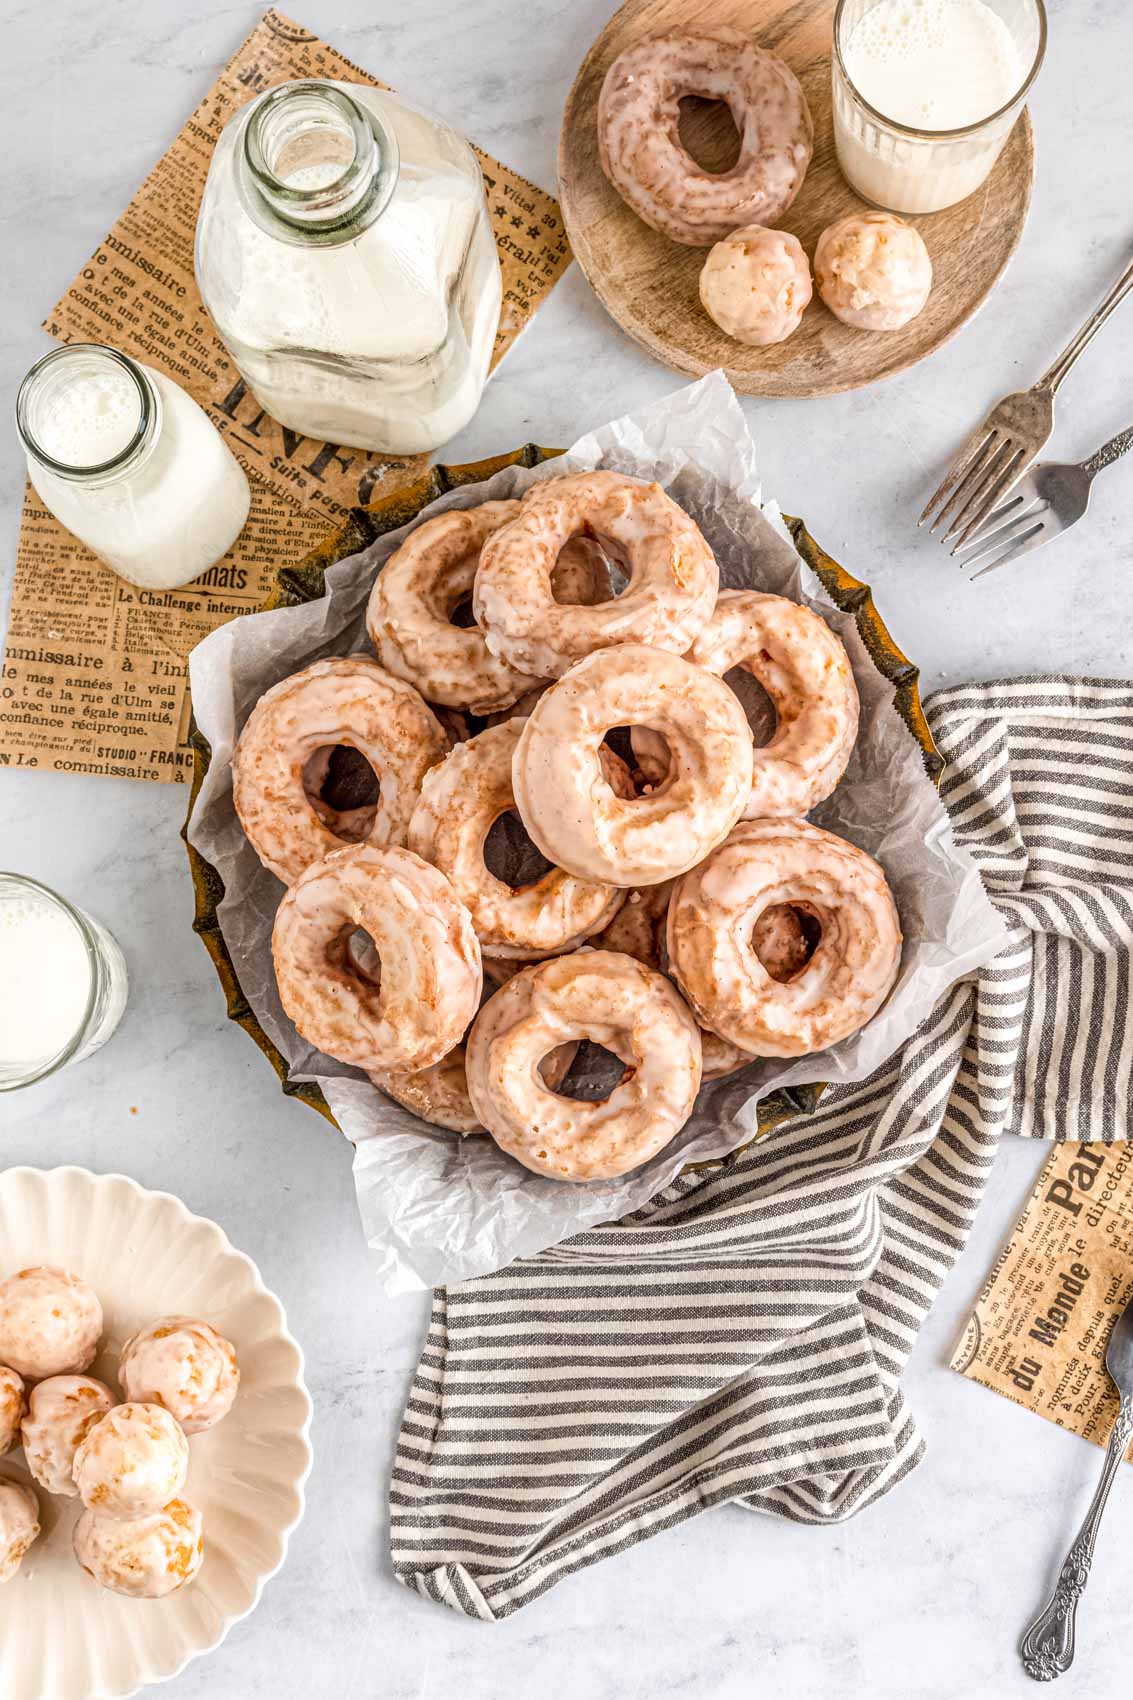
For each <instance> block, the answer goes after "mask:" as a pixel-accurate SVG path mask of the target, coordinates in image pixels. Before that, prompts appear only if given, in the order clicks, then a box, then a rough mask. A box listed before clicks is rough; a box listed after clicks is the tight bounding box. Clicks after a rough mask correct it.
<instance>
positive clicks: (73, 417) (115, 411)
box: [36, 366, 142, 467]
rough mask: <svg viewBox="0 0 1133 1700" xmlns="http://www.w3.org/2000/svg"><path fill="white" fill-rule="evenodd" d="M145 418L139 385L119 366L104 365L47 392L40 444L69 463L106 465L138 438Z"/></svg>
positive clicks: (38, 430)
mask: <svg viewBox="0 0 1133 1700" xmlns="http://www.w3.org/2000/svg"><path fill="white" fill-rule="evenodd" d="M141 417H142V404H141V397H140V395H139V393H138V386H137V384H135V383H134V381H133V380H132V378H131V377H130V375H129V373H128V372H125V371H123V370H122V369H121V368H120V367H117V366H107V367H99V368H96V369H94V370H92V371H90V372H89V373H88V374H86V375H84V377H83V378H82V379H81V380H80V381H77V382H75V383H73V384H68V385H65V386H64V385H56V386H54V387H53V388H52V389H51V391H50V392H49V393H48V394H47V395H45V397H44V402H43V406H42V409H41V411H40V416H39V419H38V421H37V427H36V436H37V439H38V441H39V445H40V447H41V448H42V449H43V450H44V452H45V453H46V454H48V455H50V456H51V458H52V460H58V461H62V463H63V464H64V466H74V467H89V466H103V465H105V463H106V462H107V461H110V460H114V459H116V458H117V456H118V455H120V454H121V453H122V451H123V449H126V448H128V447H129V446H130V444H131V443H132V442H133V440H134V437H135V436H136V435H137V431H138V426H139V424H140V422H141Z"/></svg>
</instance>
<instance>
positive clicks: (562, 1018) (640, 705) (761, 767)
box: [233, 471, 901, 1181]
mask: <svg viewBox="0 0 1133 1700" xmlns="http://www.w3.org/2000/svg"><path fill="white" fill-rule="evenodd" d="M615 575H617V577H618V579H619V580H620V579H621V578H623V577H624V580H625V582H624V588H622V589H621V592H620V594H616V593H615ZM465 609H467V610H468V612H466V613H465V612H463V611H464V610H465ZM454 616H455V618H454ZM462 618H463V619H464V621H465V623H460V622H461V620H462ZM468 621H471V623H468ZM367 629H368V632H369V635H370V638H371V641H372V642H373V645H374V649H375V650H376V652H377V656H378V660H374V659H372V658H371V657H369V656H367V655H350V656H346V657H342V658H338V659H331V660H322V661H316V662H315V663H314V664H313V665H312V666H309V667H306V668H304V669H303V671H302V672H299V673H296V674H295V675H293V676H292V677H290V678H287V679H284V680H283V681H282V682H281V683H279V684H277V685H276V686H275V687H274V688H273V689H271V690H269V691H268V692H267V693H266V695H265V696H263V697H262V698H261V700H260V701H259V703H258V704H257V706H256V707H255V709H254V710H253V712H252V714H251V715H250V716H249V718H248V721H247V723H246V725H245V727H244V729H243V732H242V734H241V737H240V740H239V743H238V745H237V748H236V751H235V753H234V756H233V783H234V800H235V805H236V810H237V813H238V815H239V817H240V821H241V823H242V825H243V827H244V830H245V832H246V833H247V836H248V838H249V839H250V841H251V843H252V845H253V846H254V848H255V850H256V852H257V853H258V855H259V856H260V858H261V860H262V861H263V863H264V864H265V866H267V867H268V868H269V869H271V871H272V872H273V873H274V874H276V875H277V876H278V878H279V879H280V880H282V881H283V882H284V884H285V885H286V886H287V888H288V889H287V891H286V893H285V895H284V897H283V900H282V902H281V903H280V905H279V909H278V913H277V915H276V920H275V926H274V932H273V938H272V947H273V954H274V960H275V969H276V977H277V980H278V985H279V993H280V998H281V1001H282V1003H283V1007H284V1009H285V1010H286V1012H287V1014H288V1015H289V1016H290V1017H291V1019H292V1021H293V1022H294V1023H295V1026H296V1027H297V1029H298V1030H299V1032H300V1033H301V1034H302V1035H303V1036H304V1038H306V1039H307V1040H309V1041H310V1043H311V1044H313V1045H315V1046H317V1047H318V1048H319V1049H320V1050H321V1051H323V1052H325V1053H326V1054H327V1055H329V1056H332V1057H335V1058H337V1059H338V1060H339V1061H341V1062H344V1063H349V1064H353V1065H354V1066H356V1067H358V1068H361V1069H363V1070H365V1072H366V1073H367V1074H368V1075H369V1077H370V1079H371V1080H372V1081H373V1082H374V1084H375V1085H376V1086H378V1087H380V1088H381V1090H382V1091H383V1092H386V1093H388V1094H389V1095H390V1096H391V1097H393V1098H394V1099H396V1100H397V1101H398V1102H400V1103H401V1104H403V1105H405V1106H406V1107H408V1108H409V1109H411V1110H412V1111H413V1112H414V1113H415V1114H417V1115H418V1116H420V1117H422V1118H423V1119H424V1120H426V1121H428V1122H431V1123H433V1124H434V1125H436V1126H438V1127H442V1128H447V1129H450V1130H452V1131H454V1132H457V1133H462V1134H472V1133H480V1132H483V1131H485V1130H486V1131H487V1133H489V1134H490V1135H491V1137H492V1138H493V1139H494V1140H495V1141H496V1143H497V1144H498V1145H499V1146H500V1147H501V1148H502V1149H503V1150H505V1151H507V1152H510V1153H511V1155H512V1156H513V1157H515V1158H517V1159H518V1161H519V1162H520V1163H522V1164H524V1165H525V1166H526V1167H527V1168H529V1169H533V1170H535V1171H537V1172H539V1173H541V1174H546V1175H551V1176H554V1177H556V1178H557V1179H562V1180H570V1181H584V1180H591V1179H599V1178H607V1177H611V1176H615V1175H621V1174H624V1173H626V1172H627V1171H628V1170H630V1169H633V1168H636V1167H637V1166H638V1165H639V1164H641V1163H644V1162H646V1161H647V1160H648V1159H649V1158H650V1157H652V1156H653V1155H654V1154H655V1153H656V1152H657V1151H659V1150H661V1148H662V1147H664V1146H665V1145H667V1144H668V1143H669V1141H670V1140H671V1139H673V1137H674V1136H675V1135H676V1134H677V1133H678V1132H679V1131H680V1129H681V1127H682V1126H683V1125H684V1123H685V1121H686V1120H687V1118H688V1116H689V1114H690V1112H691V1110H692V1106H693V1101H694V1099H695V1098H696V1094H697V1091H698V1089H699V1087H700V1083H701V1080H702V1078H712V1077H715V1076H717V1075H721V1074H726V1073H728V1072H730V1071H732V1070H733V1069H737V1068H741V1067H743V1066H744V1065H745V1064H747V1063H750V1062H751V1061H752V1060H753V1059H755V1058H757V1057H797V1056H803V1055H806V1054H808V1053H810V1052H814V1051H820V1050H823V1049H825V1048H826V1047H827V1046H829V1045H832V1044H835V1043H836V1042H837V1041H838V1040H840V1039H844V1038H846V1037H847V1036H848V1035H849V1034H851V1033H854V1032H855V1031H857V1029H858V1028H860V1027H861V1026H863V1025H864V1023H865V1022H867V1021H868V1020H869V1019H870V1018H871V1017H872V1016H873V1014H874V1013H875V1012H876V1010H877V1009H878V1008H879V1007H880V1005H881V1004H882V1003H883V1002H884V1000H885V998H886V996H887V995H888V993H889V991H890V988H891V987H892V985H893V981H894V979H895V977H896V974H897V970H898V965H899V960H900V951H901V931H900V925H899V921H898V917H897V911H896V908H895V906H894V903H893V899H892V897H891V895H890V892H889V888H888V886H887V884H886V881H885V876H884V874H883V873H882V871H881V869H880V868H879V867H878V865H877V864H876V863H875V862H874V861H872V860H871V859H870V857H869V856H867V855H865V854H864V852H863V851H861V850H859V849H857V848H856V847H855V846H854V845H852V844H849V843H846V842H845V841H844V840H842V839H840V838H837V837H835V836H834V835H833V834H832V833H829V832H824V831H822V830H820V829H819V828H818V827H816V826H814V825H812V824H810V823H809V822H808V821H807V820H806V819H805V816H806V815H807V814H808V812H809V811H810V810H811V809H812V808H813V807H814V806H815V805H816V804H817V803H819V802H821V801H822V799H823V798H824V797H827V796H828V795H829V794H830V792H831V791H832V790H833V789H834V787H835V785H837V783H838V781H839V779H840V778H841V776H842V773H843V771H844V769H845V767H846V763H847V761H848V760H849V757H850V754H851V752H852V750H853V746H854V741H855V737H856V734H857V725H858V698H857V691H856V688H855V685H854V679H853V673H852V671H851V668H850V663H849V660H848V658H847V656H846V652H845V650H844V648H843V646H842V644H841V642H840V640H839V639H838V637H837V636H836V635H835V634H834V633H833V632H832V631H831V630H830V629H829V627H828V626H827V625H826V624H825V623H824V621H823V620H822V619H820V618H819V616H818V615H817V614H815V613H813V612H811V611H810V610H809V609H807V608H804V607H802V606H800V605H799V604H797V603H794V602H791V601H789V600H787V599H786V598H783V597H780V596H771V595H764V594H762V593H759V592H755V591H729V590H724V591H721V590H720V588H719V571H718V568H717V564H716V560H715V558H714V556H713V554H712V551H711V549H710V548H709V547H708V544H707V543H706V542H705V540H704V538H703V536H702V535H701V533H700V531H699V529H698V527H697V526H696V525H695V524H694V523H693V521H692V520H691V519H690V518H689V516H688V515H687V514H686V513H685V512H684V511H683V509H681V508H680V507H679V506H678V505H677V504H676V503H675V502H674V501H673V500H672V499H671V498H670V497H669V496H668V495H666V493H665V492H664V490H662V489H661V487H660V486H659V485H657V484H647V483H644V482H641V481H639V480H637V479H633V478H629V477H626V476H624V475H622V474H620V473H616V472H607V471H595V472H575V473H568V474H567V475H565V476H558V477H550V478H547V479H545V480H543V481H542V482H538V483H535V484H533V485H532V487H531V488H530V490H529V491H528V492H527V494H526V496H525V497H524V499H523V500H522V501H507V502H485V503H484V504H483V505H482V506H480V507H476V508H469V509H461V510H457V509H451V510H449V511H448V512H447V513H443V514H441V515H439V516H437V517H435V518H432V519H427V520H425V521H423V522H422V523H421V524H419V525H418V526H416V528H415V529H414V530H413V531H412V532H411V533H410V534H409V536H408V538H407V539H406V541H405V542H403V543H402V545H401V547H400V548H399V549H398V550H397V551H396V552H395V553H394V554H393V555H392V556H391V557H390V559H389V560H388V561H387V563H386V564H385V566H384V568H383V569H382V570H381V571H380V572H379V574H378V577H377V579H376V581H375V584H374V587H373V590H372V593H371V596H370V602H369V607H368V611H367ZM736 669H743V670H746V672H747V673H749V674H751V675H753V676H754V678H755V679H756V680H757V681H758V682H759V684H760V685H761V686H762V687H763V689H764V690H765V692H766V693H767V695H768V697H769V698H770V700H771V703H772V705H773V707H774V709H775V712H776V716H777V724H776V727H775V730H774V732H773V734H772V736H771V738H770V740H769V741H768V742H766V743H764V744H761V745H760V746H758V747H756V745H755V742H754V739H753V734H752V730H751V726H750V725H749V722H748V718H747V714H746V712H745V709H744V708H743V706H742V705H741V702H740V698H739V696H738V695H737V694H736V692H735V691H734V690H733V688H732V685H731V683H730V682H729V680H730V679H731V678H733V677H735V676H736V675H735V670H736ZM469 716H471V717H474V718H472V719H471V720H470V719H469V718H468V717H469ZM340 746H347V748H348V749H351V750H354V751H356V752H358V754H359V755H360V756H361V757H363V758H364V759H365V762H366V763H367V764H368V766H369V768H370V769H372V772H373V775H374V776H376V779H377V782H378V791H377V796H376V799H375V798H374V796H373V794H372V787H371V792H370V794H369V795H368V796H363V797H361V798H359V797H358V796H357V795H355V796H354V797H353V798H349V797H348V798H346V799H343V798H342V797H341V796H334V797H332V799H331V800H328V795H329V793H327V794H324V793H325V792H327V786H326V780H327V775H328V772H329V771H330V769H331V768H332V767H333V766H334V764H335V761H336V759H337V755H336V752H337V750H338V748H339V747H340ZM355 759H357V758H355ZM503 817H508V818H509V820H510V821H511V823H512V826H513V827H514V826H515V825H516V819H517V818H518V822H521V823H522V827H523V828H524V829H525V830H526V835H527V840H528V843H527V845H526V851H527V854H528V856H529V857H531V856H534V855H538V856H539V857H541V858H542V861H541V864H540V867H539V868H538V869H535V870H529V873H530V875H531V877H527V878H524V879H523V880H522V882H518V881H517V882H516V883H511V882H509V881H508V880H506V879H503V878H500V877H499V876H498V875H497V874H496V873H494V872H493V871H492V870H491V869H490V867H489V865H488V861H487V860H486V854H487V853H488V840H489V835H490V834H491V832H492V829H493V827H495V826H496V823H497V822H499V821H500V820H501V818H503ZM587 1041H588V1042H589V1043H590V1044H591V1045H597V1046H600V1047H602V1048H603V1049H604V1050H605V1051H607V1052H609V1053H612V1055H613V1057H614V1058H616V1059H617V1060H618V1062H620V1064H621V1065H622V1076H621V1079H620V1081H619V1082H618V1083H617V1084H616V1085H615V1086H614V1087H613V1089H612V1090H611V1091H610V1093H609V1095H608V1096H607V1097H606V1098H604V1099H603V1100H602V1101H600V1102H583V1101H580V1100H578V1099H575V1098H572V1097H568V1096H565V1095H564V1094H563V1093H561V1092H559V1091H558V1090H556V1088H557V1087H559V1086H560V1085H561V1084H562V1082H563V1080H564V1077H565V1075H566V1074H567V1071H568V1070H569V1069H570V1067H571V1064H572V1061H573V1059H574V1057H575V1053H576V1051H577V1049H578V1047H579V1046H580V1045H581V1044H583V1043H584V1042H587Z"/></svg>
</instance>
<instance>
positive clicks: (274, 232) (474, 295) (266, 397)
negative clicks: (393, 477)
mask: <svg viewBox="0 0 1133 1700" xmlns="http://www.w3.org/2000/svg"><path fill="white" fill-rule="evenodd" d="M196 266H197V281H198V284H199V286H200V290H201V295H202V296H203V298H204V302H205V305H206V306H207V308H208V310H209V312H210V313H211V315H212V318H213V321H214V323H215V325H216V328H217V330H218V332H219V333H220V336H221V337H222V339H223V340H224V342H225V344H226V345H227V347H228V349H229V352H230V353H231V354H232V357H233V359H234V360H235V362H236V365H237V367H238V368H239V371H240V374H241V376H242V377H243V379H244V380H245V382H246V383H247V384H248V386H249V388H250V389H251V390H252V391H253V392H254V394H255V396H256V399H257V401H258V402H259V403H260V405H261V406H262V407H263V408H265V409H266V411H267V412H268V413H269V414H271V416H272V418H274V419H277V420H278V421H279V422H280V424H281V425H285V426H287V427H288V428H289V429H290V430H292V431H297V432H300V433H302V434H303V435H305V436H308V437H314V438H316V439H317V440H319V441H326V442H333V443H338V444H343V445H349V446H351V447H355V448H363V449H372V450H382V451H386V452H391V453H395V454H417V453H423V452H426V451H428V450H430V449H434V448H437V447H439V445H440V444H441V443H443V442H446V441H447V440H448V439H449V438H450V437H452V436H454V435H455V434H456V432H457V431H459V430H460V429H461V428H462V426H464V425H466V424H467V422H468V420H469V419H470V418H471V417H472V415H473V413H474V412H475V410H476V407H477V405H478V403H479V400H480V395H481V392H482V390H483V387H484V383H485V380H486V378H487V375H488V362H489V358H490V356H491V352H492V344H493V341H494V339H495V333H496V325H497V322H498V319H499V311H500V300H501V282H500V267H499V261H498V259H497V256H496V248H495V243H494V241H493V238H492V231H491V226H490V225H489V222H488V214H487V208H486V206H485V202H484V184H483V179H482V177H481V174H480V168H479V166H478V165H477V163H476V157H475V155H474V154H473V152H472V150H471V148H470V147H469V146H468V144H467V143H466V142H464V141H463V140H462V139H461V138H460V137H459V136H457V135H456V134H455V133H454V132H453V131H452V130H450V129H449V128H448V126H447V125H445V124H442V123H440V122H438V121H437V120H436V119H433V118H430V117H428V116H426V114H424V113H422V112H420V111H418V110H416V109H415V108H413V107H411V106H409V105H407V104H406V103H405V102H404V101H402V100H399V99H397V98H395V97H394V96H393V95H391V94H388V93H386V92H385V90H381V89H375V88H369V87H366V86H364V85H362V84H353V83H339V82H328V81H319V80H312V81H304V82H293V83H284V84H283V85H282V86H281V87H279V88H275V89H270V90H269V91H268V92H267V93H266V94H264V95H261V96H260V97H259V98H258V99H256V100H255V101H253V102H251V103H250V105H249V106H247V107H245V108H243V109H242V110H241V111H240V112H238V113H236V115H235V116H234V117H233V118H232V119H231V120H230V121H229V123H228V124H227V126H226V127H225V129H224V131H223V133H222V135H221V137H220V140H219V141H218V143H217V146H216V150H215V153H214V155H213V160H212V164H211V166H210V168H209V174H208V180H207V182H206V184H205V192H204V199H203V200H202V202H201V210H200V216H199V218H198V221H197V252H196Z"/></svg>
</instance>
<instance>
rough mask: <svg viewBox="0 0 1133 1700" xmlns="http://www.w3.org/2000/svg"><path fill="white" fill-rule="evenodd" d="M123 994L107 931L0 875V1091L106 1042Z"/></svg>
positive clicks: (21, 880) (28, 884) (51, 896)
mask: <svg viewBox="0 0 1133 1700" xmlns="http://www.w3.org/2000/svg"><path fill="white" fill-rule="evenodd" d="M127 989H128V980H127V974H126V963H125V959H124V957H123V955H122V952H121V950H120V949H119V947H118V945H117V944H116V942H115V940H114V939H113V938H112V937H111V936H110V934H109V933H108V932H107V931H106V929H105V927H102V926H100V925H99V923H98V922H97V921H95V920H92V919H91V917H90V916H89V915H85V914H84V913H83V911H82V910H81V909H76V908H74V906H73V905H72V904H70V903H68V902H66V900H65V899H64V898H62V897H59V896H58V895H57V894H56V893H55V892H53V891H49V890H48V888H47V887H46V886H45V885H40V883H39V881H38V880H32V879H27V878H25V877H24V876H23V875H22V874H10V873H0V1092H9V1091H12V1090H13V1089H14V1088H15V1087H17V1086H30V1085H31V1083H32V1082H33V1081H35V1080H42V1079H43V1078H44V1077H45V1076H46V1075H48V1074H54V1073H55V1071H56V1069H60V1068H66V1067H68V1066H69V1064H71V1063H74V1062H80V1061H81V1060H82V1059H83V1058H84V1057H89V1056H90V1054H91V1052H92V1051H97V1050H98V1048H99V1046H100V1045H105V1043H106V1041H107V1040H108V1039H109V1038H110V1035H111V1034H112V1033H113V1031H114V1029H115V1028H116V1027H117V1025H118V1023H119V1021H120V1020H121V1019H122V1013H123V1011H124V1010H125V1008H126V994H127Z"/></svg>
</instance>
